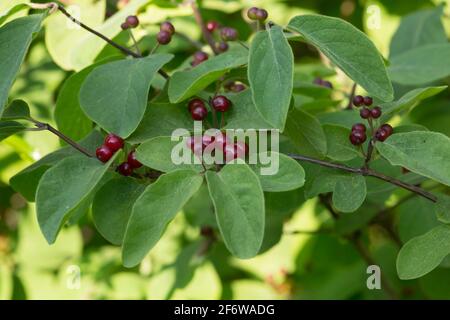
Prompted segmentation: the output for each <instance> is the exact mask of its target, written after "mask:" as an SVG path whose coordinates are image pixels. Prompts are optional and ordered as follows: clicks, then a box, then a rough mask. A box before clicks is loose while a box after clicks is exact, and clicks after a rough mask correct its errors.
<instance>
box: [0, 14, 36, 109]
mask: <svg viewBox="0 0 450 320" xmlns="http://www.w3.org/2000/svg"><path fill="white" fill-rule="evenodd" d="M44 17H45V15H44V14H33V15H30V16H27V17H23V18H18V19H15V20H13V21H11V22H9V23H7V24H5V25H4V26H2V27H1V28H0V43H1V44H2V45H1V47H0V70H1V71H2V76H1V78H0V117H1V115H2V113H3V108H4V106H5V103H6V101H7V100H8V93H9V90H10V89H11V86H12V84H13V82H14V79H15V77H16V74H17V72H18V71H19V68H20V65H21V64H22V62H23V60H24V58H25V55H26V53H27V51H28V47H29V46H30V44H31V41H32V39H33V35H34V34H35V33H36V32H38V31H39V29H40V28H41V23H42V20H43V19H44Z"/></svg>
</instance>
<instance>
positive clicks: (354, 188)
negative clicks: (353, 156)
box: [332, 175, 367, 212]
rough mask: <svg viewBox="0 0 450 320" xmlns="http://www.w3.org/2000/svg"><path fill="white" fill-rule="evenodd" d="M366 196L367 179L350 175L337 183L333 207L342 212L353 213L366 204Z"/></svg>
mask: <svg viewBox="0 0 450 320" xmlns="http://www.w3.org/2000/svg"><path fill="white" fill-rule="evenodd" d="M366 195H367V188H366V179H365V178H364V177H363V176H360V175H349V176H346V177H343V178H342V179H339V180H337V181H336V184H335V186H334V190H333V198H332V200H333V205H334V206H335V207H336V209H337V210H339V211H341V212H353V211H356V210H357V209H358V208H359V207H360V206H361V205H362V204H363V203H364V200H365V199H366Z"/></svg>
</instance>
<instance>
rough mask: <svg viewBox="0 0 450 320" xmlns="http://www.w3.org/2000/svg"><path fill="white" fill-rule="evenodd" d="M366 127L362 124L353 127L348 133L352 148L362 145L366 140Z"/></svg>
mask: <svg viewBox="0 0 450 320" xmlns="http://www.w3.org/2000/svg"><path fill="white" fill-rule="evenodd" d="M366 130H367V129H366V126H365V125H364V124H362V123H357V124H355V125H353V127H352V132H351V133H350V137H349V138H350V142H351V143H352V144H353V145H354V146H359V145H362V144H363V143H364V142H366V140H367V135H366Z"/></svg>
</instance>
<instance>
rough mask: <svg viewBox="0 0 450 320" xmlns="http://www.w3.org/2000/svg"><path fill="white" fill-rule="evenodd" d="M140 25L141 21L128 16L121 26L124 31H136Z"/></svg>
mask: <svg viewBox="0 0 450 320" xmlns="http://www.w3.org/2000/svg"><path fill="white" fill-rule="evenodd" d="M138 25H139V19H138V17H136V16H128V17H127V18H126V19H125V21H124V22H123V23H122V24H121V25H120V27H121V28H122V30H127V29H134V28H136V27H137V26H138Z"/></svg>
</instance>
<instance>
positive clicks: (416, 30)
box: [389, 6, 448, 57]
mask: <svg viewBox="0 0 450 320" xmlns="http://www.w3.org/2000/svg"><path fill="white" fill-rule="evenodd" d="M443 9H444V7H443V6H438V7H436V8H433V9H427V10H420V11H416V12H414V13H412V14H409V15H407V16H405V17H403V18H402V21H401V23H400V26H399V27H398V29H397V31H396V32H395V34H394V36H393V37H392V39H391V46H390V50H389V51H390V52H389V54H390V56H391V57H395V56H396V55H399V54H401V53H404V52H406V51H408V50H411V49H415V48H417V47H422V46H426V45H429V44H435V43H445V42H447V41H448V40H447V35H446V33H445V30H444V25H443V24H442V21H441V18H442V14H443Z"/></svg>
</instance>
